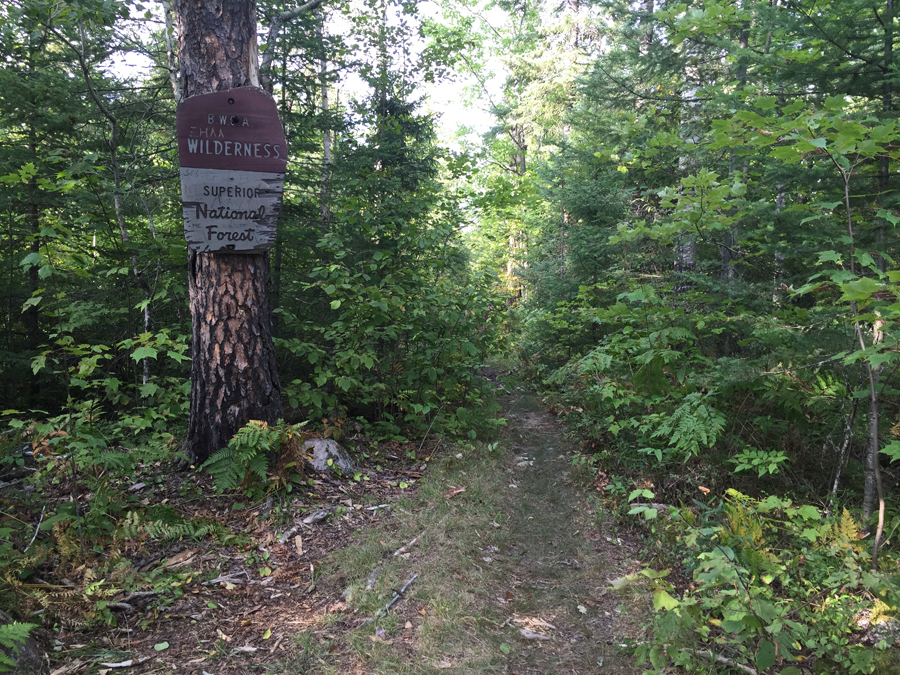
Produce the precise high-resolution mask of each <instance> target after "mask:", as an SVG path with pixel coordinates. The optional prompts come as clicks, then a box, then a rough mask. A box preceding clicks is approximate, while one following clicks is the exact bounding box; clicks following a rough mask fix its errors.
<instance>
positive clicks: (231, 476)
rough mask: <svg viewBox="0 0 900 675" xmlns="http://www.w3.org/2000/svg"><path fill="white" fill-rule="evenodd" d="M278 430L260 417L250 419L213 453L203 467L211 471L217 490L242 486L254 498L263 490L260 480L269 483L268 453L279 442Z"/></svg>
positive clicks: (219, 492) (221, 491)
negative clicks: (261, 420) (267, 477)
mask: <svg viewBox="0 0 900 675" xmlns="http://www.w3.org/2000/svg"><path fill="white" fill-rule="evenodd" d="M278 434H279V431H278V429H277V428H276V429H270V428H269V425H268V424H266V423H265V422H260V421H259V420H251V421H250V423H249V424H247V425H246V426H244V427H242V428H241V429H240V430H238V432H237V433H236V434H235V435H234V438H232V439H231V440H230V441H229V442H228V445H227V446H226V447H224V448H222V449H221V450H219V451H218V452H216V453H215V454H213V455H212V456H211V457H210V458H209V459H208V460H206V462H204V463H203V465H202V466H201V467H200V468H201V469H203V470H206V471H208V472H209V473H210V474H212V477H213V481H214V482H215V484H216V491H217V493H218V494H222V493H223V492H225V490H233V489H235V488H237V487H239V486H240V487H243V489H244V490H245V491H246V492H247V494H248V495H250V496H251V497H257V496H260V495H261V493H262V492H263V489H262V486H261V485H259V484H260V483H263V484H264V483H265V482H266V473H267V472H268V469H269V459H268V457H267V453H269V452H271V451H272V449H273V445H274V444H275V443H277V439H278Z"/></svg>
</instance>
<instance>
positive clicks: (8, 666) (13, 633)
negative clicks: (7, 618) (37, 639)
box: [0, 621, 37, 673]
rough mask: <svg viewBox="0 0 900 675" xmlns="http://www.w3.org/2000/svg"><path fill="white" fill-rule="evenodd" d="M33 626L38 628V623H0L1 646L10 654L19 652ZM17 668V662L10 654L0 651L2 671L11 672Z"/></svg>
mask: <svg viewBox="0 0 900 675" xmlns="http://www.w3.org/2000/svg"><path fill="white" fill-rule="evenodd" d="M33 628H37V625H36V624H33V623H19V622H18V621H13V622H12V623H7V624H3V625H0V647H2V648H3V649H4V650H6V651H7V652H9V653H10V654H18V653H19V649H20V648H21V645H22V644H23V643H24V642H25V640H27V639H28V636H29V635H30V633H31V630H32V629H33ZM15 669H16V662H15V661H13V660H12V658H11V657H10V656H9V655H7V654H4V653H3V652H0V672H2V673H9V672H12V671H14V670H15Z"/></svg>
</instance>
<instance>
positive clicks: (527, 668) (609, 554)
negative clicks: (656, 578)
mask: <svg viewBox="0 0 900 675" xmlns="http://www.w3.org/2000/svg"><path fill="white" fill-rule="evenodd" d="M506 416H507V419H508V420H509V421H508V432H507V433H508V438H509V441H510V442H511V447H510V450H511V451H512V452H513V454H514V457H513V461H514V462H515V465H516V468H515V474H514V476H515V479H516V484H517V485H518V487H517V488H516V489H515V491H514V496H513V498H512V499H511V505H510V506H511V508H510V513H511V518H510V536H509V544H508V548H507V551H506V561H505V564H504V565H503V567H504V570H503V572H504V573H507V574H509V575H510V576H511V577H513V578H515V579H516V580H517V583H518V584H520V586H519V593H518V596H517V599H516V600H515V601H514V602H513V603H511V604H512V607H511V608H510V609H511V610H512V611H513V614H521V615H523V616H528V617H539V618H540V619H541V620H543V621H546V622H547V623H550V624H552V625H553V626H554V628H555V629H554V630H541V627H540V626H535V627H534V631H535V632H538V633H546V634H548V635H550V636H552V638H553V639H551V640H546V641H545V640H522V641H521V645H522V649H520V650H517V651H516V652H515V654H514V655H513V654H511V655H510V660H509V664H508V666H509V670H510V671H512V672H518V673H519V674H520V675H525V674H526V673H529V674H530V673H535V674H537V673H579V674H585V673H595V672H596V673H632V672H635V670H634V668H633V661H632V659H630V658H626V657H623V656H622V655H621V654H620V653H619V652H618V650H617V649H616V645H618V644H621V643H622V642H623V639H624V638H626V637H628V636H634V635H636V634H637V633H638V628H637V626H636V625H635V622H634V621H633V618H632V619H629V616H628V614H629V613H628V612H626V611H625V610H624V608H623V607H621V606H620V605H621V603H622V599H621V598H619V597H618V596H616V595H615V594H613V593H610V592H609V591H608V590H607V588H608V586H609V579H611V578H614V577H617V576H620V575H621V574H623V573H625V572H627V571H632V570H633V567H632V566H633V564H634V561H633V560H632V558H633V555H632V552H631V551H630V549H629V547H628V545H627V544H622V545H618V544H617V543H616V544H614V543H611V542H609V541H608V540H607V538H606V537H607V536H609V533H608V532H606V531H605V528H604V523H601V522H598V520H597V517H596V515H595V513H594V512H593V511H592V510H591V507H590V504H589V502H588V501H587V500H586V495H585V492H584V490H583V489H579V488H577V487H575V485H573V483H572V481H571V480H570V479H569V477H568V476H569V471H570V470H571V468H572V465H571V450H572V448H571V447H570V446H569V445H568V444H567V443H566V442H565V441H564V440H563V438H562V430H561V428H560V426H559V425H558V424H557V422H556V421H555V420H554V419H553V417H552V416H551V415H550V414H549V413H547V412H546V411H544V410H542V409H541V406H540V402H539V401H537V400H535V399H534V398H533V397H529V396H524V397H522V398H519V399H516V400H515V401H514V402H513V406H512V408H511V410H509V411H508V412H507V415H506ZM525 462H527V464H525ZM610 538H611V539H613V540H614V542H617V538H614V537H610Z"/></svg>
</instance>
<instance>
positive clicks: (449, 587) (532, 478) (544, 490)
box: [306, 394, 646, 675]
mask: <svg viewBox="0 0 900 675" xmlns="http://www.w3.org/2000/svg"><path fill="white" fill-rule="evenodd" d="M505 404H506V405H505V407H506V415H505V416H506V418H507V420H508V423H507V428H506V431H505V432H504V438H503V439H502V440H501V441H500V443H499V444H498V446H494V447H493V448H491V447H489V448H488V451H487V452H484V451H479V450H478V449H476V448H471V449H469V450H468V451H464V452H459V453H456V454H455V456H454V455H451V456H449V457H446V458H445V459H443V460H438V461H436V462H435V464H434V465H433V466H431V467H430V468H429V471H428V475H427V478H426V479H424V480H423V481H422V483H420V485H419V487H418V489H417V493H416V495H415V496H414V497H413V498H412V499H411V501H410V502H409V503H408V504H406V503H402V502H401V504H399V505H398V507H399V508H398V509H397V510H396V511H397V515H398V518H397V521H395V522H394V523H393V524H392V525H393V527H394V529H393V530H392V531H391V532H390V534H391V536H392V538H393V541H390V540H387V535H386V530H385V529H379V530H377V531H374V532H368V533H364V534H363V536H362V538H361V539H360V540H358V541H357V542H356V543H355V544H353V545H351V546H348V547H345V548H344V549H342V550H341V551H339V552H337V553H336V554H335V555H334V556H333V557H332V562H331V563H330V570H331V575H326V576H328V577H329V579H330V582H331V584H332V593H333V594H336V593H337V592H338V589H342V588H343V589H344V592H343V594H344V597H349V598H350V602H351V604H352V605H354V606H355V612H356V613H357V614H359V615H363V616H366V615H371V613H372V612H374V611H376V610H377V608H378V607H379V606H382V605H383V604H384V600H385V598H389V597H390V592H385V591H384V590H382V591H381V592H380V593H379V591H378V586H379V585H380V586H381V588H382V589H384V588H388V589H394V588H396V587H399V586H400V585H402V583H403V582H404V580H407V579H409V578H411V577H412V575H413V574H418V575H419V576H418V577H417V580H416V582H415V584H414V585H413V586H412V587H411V588H410V590H409V592H408V593H407V594H406V596H405V597H404V598H403V599H402V600H401V601H400V602H399V603H397V605H395V607H394V608H393V609H392V610H391V612H390V613H388V614H387V615H386V616H384V617H383V618H380V619H378V620H377V621H375V622H374V624H372V625H369V626H368V627H367V628H364V629H353V628H352V626H354V625H356V624H358V623H359V621H360V619H350V618H349V617H347V619H346V620H345V623H344V625H345V626H346V628H347V629H348V630H347V631H346V632H343V634H342V635H337V634H336V633H338V632H342V631H335V627H332V628H331V629H329V630H328V631H327V632H325V631H324V629H323V630H320V631H318V632H316V633H315V635H316V636H320V637H317V638H316V639H318V640H319V644H320V647H319V650H318V653H317V654H316V655H315V657H314V658H313V659H312V661H314V662H315V664H313V663H310V667H309V670H308V671H306V672H317V673H318V672H322V673H342V674H343V673H378V674H388V673H390V675H396V674H397V673H410V674H414V675H419V674H428V673H460V674H462V673H475V672H496V673H509V674H511V675H513V674H514V675H550V674H554V675H555V674H563V673H577V674H578V675H587V674H593V673H597V674H607V675H608V674H614V675H618V674H621V675H625V674H630V673H635V672H639V671H637V670H636V669H635V668H634V666H633V660H632V659H631V658H630V656H627V655H623V654H621V653H620V652H619V651H618V649H617V646H618V645H621V644H622V643H623V642H624V640H625V639H626V638H628V637H638V636H639V635H640V633H641V630H642V629H641V626H640V624H641V622H642V621H643V620H644V619H645V618H646V613H645V609H644V608H643V601H641V600H636V599H634V598H631V599H623V598H621V597H618V596H617V595H616V594H615V593H613V592H611V591H608V590H607V588H608V586H609V580H610V579H612V578H615V577H618V576H622V575H624V574H627V573H629V572H632V571H634V570H635V569H637V564H636V562H635V557H636V551H635V550H634V547H633V546H632V545H630V544H629V543H627V542H623V541H621V540H620V539H619V538H618V537H617V536H616V535H615V533H613V532H611V531H610V529H609V526H608V524H607V523H605V522H601V520H600V519H599V516H598V513H599V502H598V501H597V499H596V497H594V496H593V495H592V494H591V493H590V492H589V491H588V490H586V489H584V488H582V487H579V486H577V485H576V483H575V481H573V480H572V479H571V477H570V475H569V473H570V471H571V469H572V463H571V454H572V450H573V448H572V446H571V445H570V444H569V443H568V442H567V441H565V440H564V439H563V434H562V428H561V427H560V425H559V424H558V423H557V422H556V420H555V419H554V417H553V416H552V415H550V414H549V413H548V412H546V411H545V410H543V407H542V404H541V402H540V401H539V400H538V399H536V398H535V397H533V396H530V395H521V394H516V395H514V396H510V397H508V398H507V399H506V401H505ZM453 450H455V448H454V449H451V450H450V453H452V452H453ZM460 488H465V490H460ZM385 525H386V526H387V525H388V523H386V524H385ZM413 536H415V538H416V545H415V546H413V547H410V549H409V553H406V554H404V555H402V556H400V557H399V558H398V557H396V556H393V555H392V554H390V553H387V551H388V550H392V549H394V548H396V546H397V543H398V542H404V541H408V540H411V538H412V537H413ZM385 560H387V562H385ZM373 577H377V578H378V582H377V583H376V584H375V586H376V588H374V589H371V586H372V583H371V580H372V578H373ZM364 586H367V587H369V588H370V589H371V590H370V592H366V590H365V588H364ZM623 603H624V605H627V607H625V606H624V605H623ZM635 603H638V604H635ZM376 626H377V627H378V629H380V631H379V632H376V628H375V627H376ZM323 633H324V635H325V636H326V637H329V638H334V640H333V641H331V642H328V641H323V640H322V639H321V636H322V635H323Z"/></svg>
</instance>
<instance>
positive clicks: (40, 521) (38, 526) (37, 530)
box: [22, 504, 47, 553]
mask: <svg viewBox="0 0 900 675" xmlns="http://www.w3.org/2000/svg"><path fill="white" fill-rule="evenodd" d="M46 510H47V505H46V504H45V505H44V508H42V509H41V517H40V518H39V519H38V524H37V527H36V528H34V536H33V537H32V538H31V541H29V542H28V546H26V547H25V550H24V551H22V553H28V549H30V548H31V545H32V544H33V543H34V540H35V539H37V536H38V532H40V531H41V523H43V522H44V512H45V511H46Z"/></svg>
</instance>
